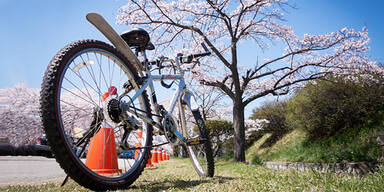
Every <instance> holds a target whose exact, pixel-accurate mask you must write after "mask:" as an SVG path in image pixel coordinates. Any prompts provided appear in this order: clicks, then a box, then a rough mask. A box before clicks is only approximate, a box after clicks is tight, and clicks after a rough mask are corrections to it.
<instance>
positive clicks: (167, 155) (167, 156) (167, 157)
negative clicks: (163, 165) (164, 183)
mask: <svg viewBox="0 0 384 192" xmlns="http://www.w3.org/2000/svg"><path fill="white" fill-rule="evenodd" d="M165 155H166V159H167V160H169V153H168V151H166V152H165Z"/></svg>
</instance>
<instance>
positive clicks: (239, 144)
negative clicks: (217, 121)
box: [233, 102, 245, 162]
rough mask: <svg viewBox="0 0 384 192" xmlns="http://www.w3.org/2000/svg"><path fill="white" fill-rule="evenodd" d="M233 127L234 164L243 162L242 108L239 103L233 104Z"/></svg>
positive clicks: (243, 128)
mask: <svg viewBox="0 0 384 192" xmlns="http://www.w3.org/2000/svg"><path fill="white" fill-rule="evenodd" d="M233 127H234V129H235V137H234V148H233V149H234V156H233V159H234V161H236V162H245V127H244V107H243V105H242V103H241V102H234V103H233Z"/></svg>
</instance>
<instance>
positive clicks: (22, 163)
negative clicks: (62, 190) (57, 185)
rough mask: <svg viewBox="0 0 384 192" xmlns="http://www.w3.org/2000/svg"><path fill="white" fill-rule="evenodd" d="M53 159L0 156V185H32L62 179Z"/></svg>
mask: <svg viewBox="0 0 384 192" xmlns="http://www.w3.org/2000/svg"><path fill="white" fill-rule="evenodd" d="M65 176H66V174H65V173H64V171H63V170H62V169H61V168H60V166H59V164H58V163H56V161H55V159H54V158H45V157H32V156H0V185H2V186H4V185H10V184H32V183H43V182H47V181H54V180H61V179H64V177H65Z"/></svg>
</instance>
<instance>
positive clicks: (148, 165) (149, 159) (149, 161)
mask: <svg viewBox="0 0 384 192" xmlns="http://www.w3.org/2000/svg"><path fill="white" fill-rule="evenodd" d="M151 158H152V155H150V156H149V158H148V162H147V164H146V165H145V167H153V164H152V161H151Z"/></svg>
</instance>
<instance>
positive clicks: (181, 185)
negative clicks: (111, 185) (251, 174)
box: [131, 176, 236, 191]
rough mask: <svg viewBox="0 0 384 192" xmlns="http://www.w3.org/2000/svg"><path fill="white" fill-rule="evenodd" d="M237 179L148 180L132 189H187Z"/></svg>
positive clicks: (217, 177) (216, 177) (220, 177)
mask: <svg viewBox="0 0 384 192" xmlns="http://www.w3.org/2000/svg"><path fill="white" fill-rule="evenodd" d="M233 179H236V178H235V177H222V176H215V177H213V178H208V179H200V180H182V179H176V180H168V179H165V180H162V181H156V182H148V183H142V184H140V185H134V186H132V187H131V189H139V190H140V189H141V190H145V191H163V190H168V189H178V190H186V189H188V188H192V187H195V186H198V185H200V184H204V183H226V182H228V181H230V180H233Z"/></svg>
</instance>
